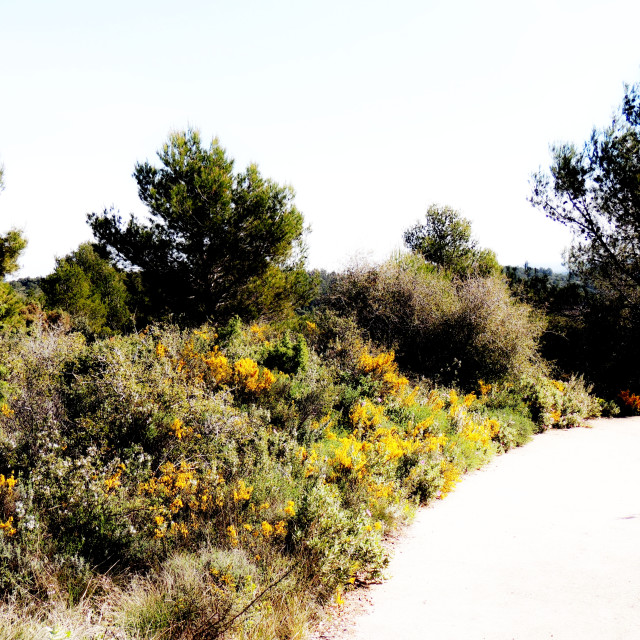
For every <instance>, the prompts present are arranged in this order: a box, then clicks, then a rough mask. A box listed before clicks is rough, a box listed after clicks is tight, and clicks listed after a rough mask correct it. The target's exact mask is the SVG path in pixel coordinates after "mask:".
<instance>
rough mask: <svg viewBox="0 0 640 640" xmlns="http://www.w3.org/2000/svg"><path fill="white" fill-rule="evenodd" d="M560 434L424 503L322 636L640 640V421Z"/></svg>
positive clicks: (601, 422)
mask: <svg viewBox="0 0 640 640" xmlns="http://www.w3.org/2000/svg"><path fill="white" fill-rule="evenodd" d="M591 424H592V425H593V426H592V428H579V429H572V430H567V431H556V430H554V431H548V432H546V433H544V434H541V435H539V436H536V437H535V438H534V440H533V441H532V442H531V443H529V444H527V445H525V446H524V447H522V448H519V449H516V450H514V451H511V452H509V453H508V454H506V455H504V456H499V457H497V458H496V459H495V460H494V461H493V462H492V463H491V464H489V465H488V466H486V467H485V468H484V469H482V470H480V471H478V472H476V473H473V474H471V475H469V476H467V477H466V478H464V479H463V480H462V482H461V483H460V484H459V485H458V487H457V488H456V490H455V491H454V492H453V493H452V494H450V495H449V496H447V498H446V499H445V500H443V501H441V502H437V503H435V504H434V505H433V506H431V507H429V508H426V509H422V510H421V511H420V512H419V513H418V515H417V517H416V519H415V521H414V523H413V524H412V525H411V527H410V528H409V529H408V530H407V532H406V535H405V536H403V538H402V539H401V540H400V542H399V543H398V545H397V547H396V550H395V553H394V557H393V559H392V562H391V564H390V566H389V569H388V572H387V573H388V575H389V576H390V579H389V580H387V581H386V582H384V583H383V584H381V585H373V586H372V587H370V588H369V589H368V590H367V591H366V592H355V594H354V595H352V596H351V606H353V601H354V599H356V600H359V604H360V607H359V609H360V611H359V615H357V616H355V617H354V616H353V615H351V616H349V614H348V610H349V607H347V613H346V614H345V615H344V616H342V617H340V618H339V619H338V620H337V623H335V624H334V628H333V629H332V630H325V631H324V632H320V633H319V635H316V636H315V637H316V638H318V639H322V638H325V639H332V640H338V639H342V638H349V639H353V640H413V639H416V640H417V639H420V640H481V639H486V640H513V639H515V640H541V639H544V638H554V639H559V640H573V639H575V640H591V639H593V640H596V639H597V640H632V639H633V640H635V639H637V638H640V418H625V419H614V420H594V421H592V422H591Z"/></svg>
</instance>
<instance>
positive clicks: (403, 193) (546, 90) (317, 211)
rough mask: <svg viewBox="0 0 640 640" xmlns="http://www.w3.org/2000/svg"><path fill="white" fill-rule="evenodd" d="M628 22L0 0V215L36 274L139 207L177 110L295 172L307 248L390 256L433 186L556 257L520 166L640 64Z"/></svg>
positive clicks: (404, 0) (498, 229)
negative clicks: (23, 242)
mask: <svg viewBox="0 0 640 640" xmlns="http://www.w3.org/2000/svg"><path fill="white" fill-rule="evenodd" d="M639 24H640V3H639V2H637V0H608V1H606V2H605V1H600V0H598V1H596V0H592V1H589V0H581V1H579V0H558V1H551V0H542V1H540V2H513V0H508V1H507V0H486V1H483V2H473V1H472V0H458V1H456V0H450V1H449V2H441V1H429V0H423V1H422V2H419V1H417V0H396V1H395V2H381V1H375V0H370V1H368V2H361V1H360V0H357V1H348V0H343V2H337V1H335V0H325V1H324V2H322V3H319V2H317V3H309V2H304V1H303V0H297V1H294V0H273V1H269V0H263V1H258V0H237V1H236V2H233V3H232V2H215V1H209V2H205V1H204V0H183V1H182V2H180V3H178V2H175V1H173V2H167V1H164V0H153V1H147V0H142V1H136V0H128V1H126V2H125V1H123V0H112V1H111V2H109V3H103V4H102V3H101V4H100V6H98V5H97V3H90V2H87V1H86V0H83V1H76V0H56V2H52V1H51V0H46V1H45V0H39V1H34V0H15V1H14V0H0V60H1V61H2V62H1V64H0V92H1V93H0V162H2V163H3V164H4V166H5V182H6V189H5V191H4V192H3V193H2V194H1V195H0V232H4V231H6V230H7V229H8V228H9V227H11V226H18V227H20V228H22V229H23V230H24V231H25V233H26V236H27V238H28V240H29V247H28V249H27V251H26V252H25V255H24V258H23V260H22V264H23V269H22V270H21V272H20V274H19V275H25V276H26V275H30V276H35V275H44V274H46V273H48V272H50V271H51V269H52V268H53V265H54V257H55V256H63V255H65V254H66V253H68V252H69V251H71V250H73V249H75V248H76V247H77V246H78V244H79V243H80V242H82V241H84V240H87V239H90V237H91V236H90V231H89V229H88V227H87V225H86V222H85V217H86V213H87V212H90V211H102V210H103V209H104V208H106V207H109V206H111V205H114V206H115V207H116V208H118V209H119V210H120V211H121V212H122V213H123V214H128V213H129V212H130V211H131V212H134V213H137V214H140V215H143V214H144V207H143V206H142V204H141V203H140V202H139V200H138V198H137V191H136V185H135V181H134V180H133V178H132V177H131V174H132V171H133V168H134V164H135V162H136V161H139V160H146V159H150V160H154V156H155V152H156V150H157V149H158V148H160V146H161V145H162V143H163V142H164V141H165V139H166V137H167V134H168V133H169V131H170V130H172V129H182V128H186V127H188V126H192V127H196V128H198V129H200V131H201V132H202V134H203V136H204V137H205V138H211V137H213V136H218V137H219V139H220V142H221V144H222V145H223V146H224V147H225V148H226V149H227V150H228V152H229V154H230V155H231V156H232V157H234V158H235V159H236V166H237V168H238V169H240V168H244V166H245V165H246V164H247V163H248V162H252V161H255V162H257V163H258V165H259V166H260V169H261V171H262V173H263V174H264V175H266V176H269V177H271V178H273V179H275V180H276V181H278V182H281V183H288V184H290V185H292V186H293V188H294V189H295V191H296V193H297V198H296V202H297V205H298V207H299V208H300V210H301V211H302V212H303V213H304V215H305V219H306V221H307V223H308V224H309V225H310V226H311V233H310V234H309V236H308V245H309V262H310V265H311V266H313V267H324V268H328V269H334V268H340V267H341V266H343V265H344V264H345V263H346V262H348V260H349V259H350V257H351V256H353V255H354V254H356V253H360V254H365V255H367V254H368V255H369V256H370V257H371V258H372V259H374V260H382V259H384V258H386V257H387V256H388V255H389V254H390V253H391V252H392V251H394V250H395V249H397V248H398V247H400V246H401V244H402V232H403V230H404V229H406V228H407V227H409V226H410V225H412V224H413V223H414V222H416V221H417V220H418V219H420V218H422V217H423V215H424V211H425V210H426V208H427V207H428V206H429V204H431V203H440V204H448V205H451V206H453V207H456V208H458V209H460V210H461V212H462V213H463V215H465V216H466V217H468V218H470V219H471V220H472V222H473V227H474V230H475V234H476V236H477V238H478V239H479V241H480V244H481V245H482V246H485V247H489V248H492V249H494V250H495V251H496V252H497V254H498V258H499V260H500V261H501V262H502V263H503V264H523V263H524V262H525V261H529V263H531V264H535V265H541V266H552V267H555V268H558V267H559V266H560V262H561V252H562V249H563V247H565V246H566V245H567V244H568V242H569V236H568V234H567V233H566V231H564V230H563V228H562V227H560V226H558V225H556V224H554V223H552V222H550V221H547V220H545V218H544V217H543V215H542V214H541V213H540V212H538V211H536V210H534V209H532V208H531V206H530V205H529V204H528V203H527V196H528V195H529V192H530V187H529V178H530V175H531V173H532V172H533V171H535V170H536V169H537V168H538V167H539V166H541V165H542V166H543V167H544V166H548V164H549V144H550V143H552V142H558V141H575V142H578V143H581V142H582V141H584V140H585V139H586V138H587V137H588V135H589V133H590V131H591V128H592V127H593V126H594V125H597V126H602V125H605V124H607V122H609V121H610V116H611V114H612V112H613V109H614V108H615V107H616V106H617V105H618V104H619V103H620V100H621V97H622V92H623V83H624V82H625V81H626V82H635V81H638V80H640V40H638V36H637V29H638V25H639Z"/></svg>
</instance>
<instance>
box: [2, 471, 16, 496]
mask: <svg viewBox="0 0 640 640" xmlns="http://www.w3.org/2000/svg"><path fill="white" fill-rule="evenodd" d="M17 483H18V481H17V480H16V479H15V478H14V477H13V471H12V472H11V476H10V477H9V478H5V475H4V473H0V491H2V490H4V489H5V488H6V489H7V491H8V492H9V493H11V492H12V491H13V487H15V486H16V484H17Z"/></svg>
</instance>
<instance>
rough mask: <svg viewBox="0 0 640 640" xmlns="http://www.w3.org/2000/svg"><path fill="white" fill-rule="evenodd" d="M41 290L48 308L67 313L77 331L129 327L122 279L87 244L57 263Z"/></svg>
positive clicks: (100, 332) (101, 332)
mask: <svg viewBox="0 0 640 640" xmlns="http://www.w3.org/2000/svg"><path fill="white" fill-rule="evenodd" d="M40 287H41V289H42V291H43V292H44V295H45V305H46V306H47V307H48V308H50V309H56V308H59V309H62V310H63V311H66V312H67V313H69V314H70V315H71V317H72V318H73V321H74V323H75V326H76V327H78V328H79V329H82V330H84V331H86V332H88V333H90V334H92V335H104V334H109V333H112V332H114V331H116V332H120V331H123V330H126V329H128V328H130V327H131V326H132V321H131V313H130V311H129V308H128V306H127V303H128V299H129V294H128V292H127V288H126V285H125V278H124V275H123V274H122V273H120V272H119V271H117V270H116V269H114V268H113V267H112V266H111V264H110V263H109V262H108V261H107V260H105V259H103V258H101V257H100V256H99V255H98V254H97V253H96V251H95V250H94V248H93V247H92V246H91V245H90V244H88V243H86V244H82V245H80V246H79V247H78V248H77V249H76V250H75V251H73V252H72V253H70V254H69V255H68V256H66V257H64V258H59V259H58V260H56V268H55V269H54V271H53V273H51V274H50V275H49V276H47V277H46V278H44V279H43V280H42V282H41V283H40Z"/></svg>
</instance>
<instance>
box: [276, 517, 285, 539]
mask: <svg viewBox="0 0 640 640" xmlns="http://www.w3.org/2000/svg"><path fill="white" fill-rule="evenodd" d="M275 532H276V535H277V536H286V535H287V525H286V523H285V521H284V520H280V521H279V522H276V526H275Z"/></svg>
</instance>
